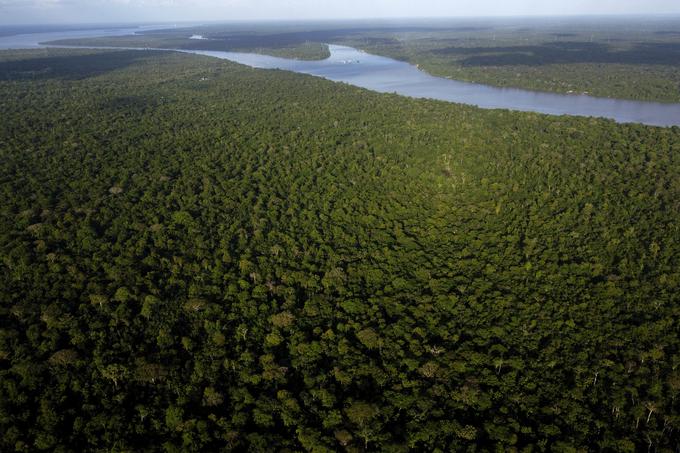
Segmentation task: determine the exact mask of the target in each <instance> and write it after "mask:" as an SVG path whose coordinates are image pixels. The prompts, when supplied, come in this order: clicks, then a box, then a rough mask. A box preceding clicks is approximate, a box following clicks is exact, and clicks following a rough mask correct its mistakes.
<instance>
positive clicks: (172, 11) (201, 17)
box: [0, 0, 680, 25]
mask: <svg viewBox="0 0 680 453" xmlns="http://www.w3.org/2000/svg"><path fill="white" fill-rule="evenodd" d="M588 14H598V15H600V14H680V0H0V24H4V25H13V24H16V25H18V24H44V23H78V22H88V23H107V22H108V23H110V22H148V21H206V20H213V21H219V20H223V21H229V20H271V19H279V20H284V19H286V20H287V19H298V20H304V19H353V18H409V17H413V18H415V17H480V16H535V15H540V16H543V15H588Z"/></svg>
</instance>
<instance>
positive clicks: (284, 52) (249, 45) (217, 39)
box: [50, 28, 330, 60]
mask: <svg viewBox="0 0 680 453" xmlns="http://www.w3.org/2000/svg"><path fill="white" fill-rule="evenodd" d="M198 33H205V34H198ZM208 33H209V32H207V31H204V29H203V28H200V29H195V30H193V31H192V30H187V29H181V30H162V31H156V32H148V33H145V34H142V33H139V34H135V35H128V36H116V37H98V38H71V39H61V40H57V41H51V42H50V44H52V45H64V46H85V47H88V46H89V47H139V48H151V49H190V50H217V51H228V52H254V53H259V54H264V55H273V56H275V57H282V58H294V59H298V60H323V59H325V58H328V57H330V52H329V50H328V45H327V44H325V43H322V42H313V41H309V40H304V39H299V38H297V37H295V35H294V34H293V35H291V34H290V33H286V34H283V35H282V34H265V35H259V34H253V33H245V34H243V33H233V32H231V33H227V34H225V33H224V32H222V33H210V34H208ZM192 36H194V37H200V38H199V39H196V38H192ZM289 36H290V37H292V38H289V39H287V38H286V37H289Z"/></svg>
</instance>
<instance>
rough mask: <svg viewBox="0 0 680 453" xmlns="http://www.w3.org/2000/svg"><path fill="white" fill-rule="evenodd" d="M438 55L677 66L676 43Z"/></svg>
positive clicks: (484, 62)
mask: <svg viewBox="0 0 680 453" xmlns="http://www.w3.org/2000/svg"><path fill="white" fill-rule="evenodd" d="M432 53H434V54H438V55H451V56H458V57H463V58H461V59H460V63H461V64H463V65H464V66H514V65H525V66H542V65H548V64H573V63H618V64H629V65H638V64H647V65H672V66H680V43H677V44H676V43H637V44H635V45H633V47H632V48H631V49H628V50H612V49H611V48H610V47H609V46H607V45H605V44H602V43H591V42H576V41H574V42H550V43H545V44H543V45H536V46H509V47H468V48H465V47H447V48H443V49H436V50H433V51H432Z"/></svg>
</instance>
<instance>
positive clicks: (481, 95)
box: [0, 27, 680, 126]
mask: <svg viewBox="0 0 680 453" xmlns="http://www.w3.org/2000/svg"><path fill="white" fill-rule="evenodd" d="M155 28H160V27H155ZM147 29H151V28H147ZM140 30H142V29H140V28H134V29H109V30H80V31H67V32H53V33H35V34H27V35H15V36H6V37H0V49H11V48H14V49H16V48H37V47H45V46H44V45H43V44H40V43H43V42H46V41H55V40H59V39H70V38H86V37H98V36H123V35H129V34H133V33H135V32H138V31H140ZM114 48H115V47H114ZM329 49H330V53H331V56H330V57H329V58H327V59H326V60H319V61H307V60H293V59H286V58H279V57H272V56H268V55H261V54H253V53H242V52H220V51H203V50H179V49H158V50H176V51H179V52H184V53H193V54H198V55H207V56H211V57H216V58H221V59H226V60H230V61H234V62H236V63H241V64H244V65H248V66H251V67H254V68H263V69H283V70H287V71H293V72H298V73H304V74H311V75H314V76H318V77H323V78H326V79H329V80H333V81H336V82H345V83H348V84H351V85H355V86H358V87H362V88H366V89H369V90H373V91H378V92H381V93H397V94H400V95H404V96H409V97H414V98H428V99H437V100H441V101H448V102H455V103H461V104H470V105H475V106H478V107H481V108H485V109H509V110H518V111H524V112H538V113H545V114H549V115H575V116H586V117H601V118H609V119H612V120H614V121H617V122H619V123H642V124H647V125H652V126H680V104H665V103H658V102H641V101H632V100H620V99H607V98H595V97H591V96H586V95H563V94H553V93H545V92H537V91H529V90H522V89H517V88H498V87H493V86H488V85H481V84H475V83H466V82H459V81H456V80H451V79H445V78H441V77H435V76H432V75H430V74H427V73H425V72H423V71H421V70H420V69H418V68H417V67H415V66H413V65H411V64H409V63H405V62H402V61H396V60H393V59H391V58H387V57H382V56H378V55H372V54H368V53H365V52H363V51H360V50H357V49H354V48H351V47H346V46H339V45H332V44H331V45H329Z"/></svg>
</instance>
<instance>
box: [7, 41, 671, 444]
mask: <svg viewBox="0 0 680 453" xmlns="http://www.w3.org/2000/svg"><path fill="white" fill-rule="evenodd" d="M0 105H1V106H2V121H0V196H1V197H2V200H3V202H2V203H1V204H0V273H2V275H3V278H2V279H0V433H2V435H1V436H0V450H2V451H57V452H66V451H76V452H81V451H167V452H179V451H182V452H184V451H225V450H226V451H291V452H292V451H318V452H321V451H354V452H360V451H392V452H400V451H409V450H414V451H476V450H480V451H526V452H531V451H537V452H538V451H556V452H570V451H586V450H602V451H617V452H634V451H650V452H677V451H678V450H680V436H679V435H678V432H679V430H680V369H679V367H680V335H679V334H680V331H679V330H680V324H679V320H680V304H679V303H680V288H679V286H680V267H679V264H680V262H679V261H680V230H679V228H680V222H679V220H680V159H679V158H678V153H679V152H680V129H678V128H652V127H645V126H640V125H619V124H615V123H613V122H611V121H605V120H596V119H585V118H573V117H548V116H542V115H537V114H530V113H511V112H508V111H493V110H480V109H476V108H473V107H467V106H461V105H454V104H448V103H443V102H436V101H427V100H413V99H407V98H403V97H399V96H396V95H381V94H377V93H372V92H368V91H365V90H362V89H359V88H355V87H351V86H347V85H343V84H334V83H332V82H329V81H325V80H322V79H317V78H313V77H309V76H304V75H299V74H292V73H287V72H282V71H263V70H255V69H250V68H247V67H244V66H239V65H236V64H233V63H229V62H225V61H221V60H216V59H210V58H207V57H199V56H195V55H185V54H178V53H171V52H155V51H149V52H139V51H111V50H110V51H94V50H56V49H49V50H39V51H5V52H2V53H0Z"/></svg>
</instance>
